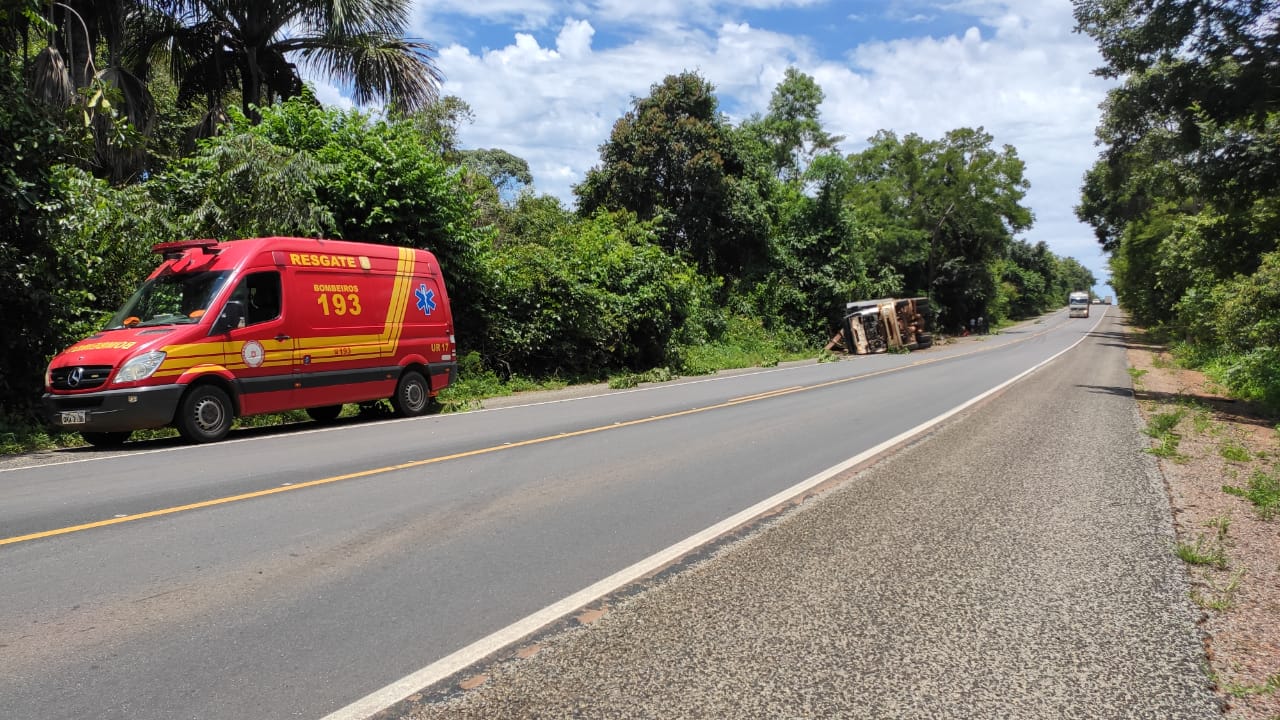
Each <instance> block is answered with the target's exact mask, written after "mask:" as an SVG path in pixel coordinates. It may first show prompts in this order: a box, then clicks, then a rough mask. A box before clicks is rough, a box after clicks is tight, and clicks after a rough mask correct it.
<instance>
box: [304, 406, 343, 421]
mask: <svg viewBox="0 0 1280 720" xmlns="http://www.w3.org/2000/svg"><path fill="white" fill-rule="evenodd" d="M341 414H342V406H341V405H325V406H323V407H313V408H307V417H309V418H311V419H312V420H315V421H316V422H318V423H328V422H333V421H334V420H337V419H338V416H339V415H341Z"/></svg>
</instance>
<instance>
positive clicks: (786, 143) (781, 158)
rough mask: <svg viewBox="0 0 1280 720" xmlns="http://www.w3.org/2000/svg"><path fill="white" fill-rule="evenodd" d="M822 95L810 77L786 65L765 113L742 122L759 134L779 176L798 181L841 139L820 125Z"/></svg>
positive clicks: (749, 129) (841, 138) (745, 126)
mask: <svg viewBox="0 0 1280 720" xmlns="http://www.w3.org/2000/svg"><path fill="white" fill-rule="evenodd" d="M824 98H825V94H824V93H823V92H822V88H821V87H820V86H819V85H818V83H817V82H816V81H815V80H814V79H813V77H812V76H810V75H806V74H804V73H802V72H800V71H799V70H797V69H796V68H794V67H789V68H787V72H786V75H785V77H784V78H783V80H782V82H780V83H778V85H777V87H775V88H774V90H773V95H772V96H771V97H770V99H769V112H768V114H766V115H765V116H764V117H762V118H761V117H755V118H752V119H751V120H749V121H747V122H746V123H744V124H743V125H744V129H745V130H747V131H749V132H753V133H756V134H758V135H759V136H760V137H761V138H762V140H763V141H764V142H765V143H766V144H767V145H768V148H769V156H770V158H769V159H770V162H771V163H772V165H773V169H774V172H775V173H777V175H778V177H779V178H781V179H783V180H786V181H788V182H796V181H799V180H800V179H801V178H802V176H803V175H804V173H805V170H806V169H807V168H808V166H809V164H810V163H811V162H813V159H814V158H815V157H816V156H818V155H820V154H823V153H828V152H831V151H832V150H834V149H835V147H836V145H838V144H839V143H840V142H841V141H842V140H844V137H843V136H840V135H832V134H830V133H828V132H827V131H826V130H825V129H824V128H823V126H822V120H821V110H820V106H821V105H822V101H823V99H824Z"/></svg>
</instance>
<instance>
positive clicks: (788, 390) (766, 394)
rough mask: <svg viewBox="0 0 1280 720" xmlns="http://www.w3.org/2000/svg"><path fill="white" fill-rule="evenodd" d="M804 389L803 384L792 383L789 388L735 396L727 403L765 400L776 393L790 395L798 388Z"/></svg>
mask: <svg viewBox="0 0 1280 720" xmlns="http://www.w3.org/2000/svg"><path fill="white" fill-rule="evenodd" d="M803 389H804V386H803V385H792V386H791V387H789V388H781V389H779V390H770V391H769V392H762V393H758V394H756V395H746V396H743V397H740V398H734V399H732V400H728V401H726V403H725V404H726V405H727V404H732V403H744V402H751V401H752V400H763V399H765V398H768V397H773V396H775V395H789V394H791V393H793V392H796V391H797V390H803Z"/></svg>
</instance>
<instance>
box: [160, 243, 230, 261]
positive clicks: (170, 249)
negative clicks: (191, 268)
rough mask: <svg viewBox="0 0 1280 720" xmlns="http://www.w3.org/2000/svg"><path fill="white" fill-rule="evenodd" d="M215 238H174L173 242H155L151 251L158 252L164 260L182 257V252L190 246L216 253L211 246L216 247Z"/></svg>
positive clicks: (189, 248) (190, 247)
mask: <svg viewBox="0 0 1280 720" xmlns="http://www.w3.org/2000/svg"><path fill="white" fill-rule="evenodd" d="M217 245H218V241H217V240H176V241H174V242H163V243H156V244H155V245H152V246H151V252H154V253H160V255H161V256H163V257H164V259H165V260H173V259H174V258H179V257H182V254H183V253H185V252H186V251H188V250H191V249H192V248H200V249H201V250H203V251H205V252H207V253H217V252H218V251H217V250H214V249H213V248H215V247H217Z"/></svg>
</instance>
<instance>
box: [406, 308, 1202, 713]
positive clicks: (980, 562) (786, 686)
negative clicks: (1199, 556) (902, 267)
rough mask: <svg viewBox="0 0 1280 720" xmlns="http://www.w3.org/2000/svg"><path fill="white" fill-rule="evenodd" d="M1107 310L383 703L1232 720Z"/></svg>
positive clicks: (432, 707) (418, 708) (485, 708)
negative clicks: (1000, 382) (1007, 380)
mask: <svg viewBox="0 0 1280 720" xmlns="http://www.w3.org/2000/svg"><path fill="white" fill-rule="evenodd" d="M1105 327H1108V328H1110V329H1111V330H1110V331H1109V332H1104V333H1099V334H1098V335H1097V336H1096V337H1095V338H1092V339H1090V340H1088V341H1086V342H1085V343H1084V344H1082V346H1081V347H1079V348H1077V349H1076V350H1075V351H1073V352H1072V353H1068V354H1067V355H1065V356H1063V357H1062V358H1060V359H1059V360H1057V361H1055V363H1053V364H1052V365H1050V366H1049V367H1047V368H1045V369H1044V370H1042V371H1041V372H1040V373H1037V374H1036V375H1035V376H1034V379H1035V380H1034V381H1033V382H1022V383H1018V384H1016V385H1015V386H1013V387H1011V388H1009V389H1008V390H1007V391H1006V392H1004V393H1003V394H1001V395H999V396H998V397H996V398H993V399H992V400H990V401H989V402H987V403H985V404H983V405H982V406H980V407H977V408H974V409H972V410H971V411H969V412H967V413H965V414H964V415H962V416H960V417H958V418H956V419H955V420H953V421H952V422H950V423H948V424H946V425H944V426H942V427H941V428H939V429H936V430H935V431H934V432H932V433H931V434H929V435H928V436H926V437H924V438H921V439H919V440H918V441H916V442H915V443H912V444H910V445H908V446H907V447H905V448H903V449H902V450H901V451H899V452H897V453H894V454H893V455H891V456H889V457H887V458H885V459H884V460H882V461H880V462H878V463H876V464H874V465H872V466H871V467H869V468H866V469H862V470H857V471H854V472H851V473H849V474H848V475H847V476H845V477H843V478H840V479H839V480H838V481H837V482H835V483H832V487H831V489H829V490H827V491H826V492H824V493H821V494H818V495H815V496H813V497H810V498H808V499H806V500H805V501H804V502H801V503H799V504H798V505H796V506H794V507H792V508H790V509H788V510H786V511H784V512H782V513H780V514H778V515H776V516H773V517H771V518H768V519H765V520H763V521H761V522H760V523H759V524H758V525H757V526H756V527H755V528H753V529H751V530H750V531H749V532H746V533H745V534H743V535H742V536H740V537H738V538H736V539H733V540H731V541H728V542H726V543H725V544H723V545H722V546H720V547H719V548H716V549H714V550H713V551H711V552H710V554H709V556H706V557H703V558H701V559H695V560H694V561H692V562H690V563H688V564H686V565H685V566H683V567H681V568H677V569H674V570H672V571H671V572H669V573H667V574H664V575H663V576H661V577H659V578H655V579H653V580H652V581H651V582H650V583H648V584H647V585H645V586H643V587H639V588H636V589H634V590H632V591H630V592H627V593H622V594H619V595H618V596H615V597H610V598H607V599H606V600H605V601H603V602H601V603H600V604H598V605H597V606H594V607H590V608H586V609H584V610H583V611H582V612H581V613H580V614H579V615H578V616H577V617H576V618H574V619H572V620H570V621H568V622H566V623H563V624H562V625H561V626H560V627H559V628H556V629H553V630H552V631H549V632H546V633H543V634H541V635H539V636H537V637H535V638H532V639H530V640H529V641H528V642H527V643H526V644H524V645H523V646H522V647H520V648H517V649H515V650H512V651H510V652H508V653H506V654H503V655H502V656H501V657H498V658H495V659H494V660H493V661H492V662H489V663H487V664H484V665H482V666H478V667H475V668H473V669H472V670H471V671H469V672H466V673H463V674H462V675H461V676H459V677H455V678H452V679H451V680H449V681H447V682H446V683H444V684H442V685H441V686H438V687H434V688H429V689H426V690H424V691H423V692H422V693H420V694H418V695H416V696H414V697H413V698H411V699H410V700H409V701H406V702H405V703H402V704H401V705H399V706H397V707H395V708H392V709H391V710H389V711H387V712H386V713H384V714H383V717H386V718H392V717H395V718H412V719H413V720H428V719H429V718H561V717H579V718H615V717H617V718H705V717H734V718H784V717H805V718H820V717H874V718H919V717H930V718H1008V717H1018V718H1075V717H1078V718H1099V717H1107V718H1113V717H1114V718H1121V717H1124V718H1153V719H1156V718H1159V719H1160V720H1178V719H1182V718H1187V719H1190V718H1218V717H1221V712H1222V710H1221V702H1220V700H1219V698H1218V697H1217V696H1216V695H1215V694H1214V692H1213V690H1212V688H1211V686H1210V680H1209V678H1208V677H1207V676H1206V672H1205V652H1204V645H1203V640H1202V633H1201V631H1200V629H1199V628H1198V627H1197V624H1196V622H1197V619H1198V618H1199V617H1200V611H1199V610H1198V609H1197V608H1196V606H1195V605H1193V604H1192V602H1191V600H1190V591H1191V587H1190V585H1189V584H1188V579H1187V573H1186V571H1185V569H1184V568H1183V566H1182V565H1181V563H1180V562H1179V561H1178V560H1177V559H1176V558H1175V557H1174V555H1173V547H1174V529H1173V523H1172V521H1171V512H1170V506H1169V502H1168V497H1167V495H1166V493H1165V490H1164V482H1163V478H1162V476H1161V475H1160V473H1159V470H1158V468H1157V465H1156V461H1155V458H1154V457H1152V456H1150V455H1147V454H1144V453H1142V452H1141V451H1140V450H1141V449H1142V448H1144V447H1146V446H1147V444H1148V440H1147V439H1146V438H1145V436H1143V435H1142V434H1141V432H1140V429H1141V422H1142V421H1141V419H1140V417H1139V415H1138V412H1137V409H1136V407H1135V403H1134V400H1133V395H1132V384H1131V381H1130V379H1129V375H1128V374H1127V372H1126V369H1127V368H1126V364H1125V362H1126V360H1125V348H1124V346H1123V344H1122V343H1117V342H1114V341H1113V339H1114V338H1115V337H1117V336H1122V333H1123V331H1122V330H1121V329H1119V327H1118V325H1117V324H1116V322H1115V321H1114V320H1112V321H1110V322H1109V324H1108V325H1107V326H1105ZM1082 419H1085V421H1083V422H1082Z"/></svg>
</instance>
